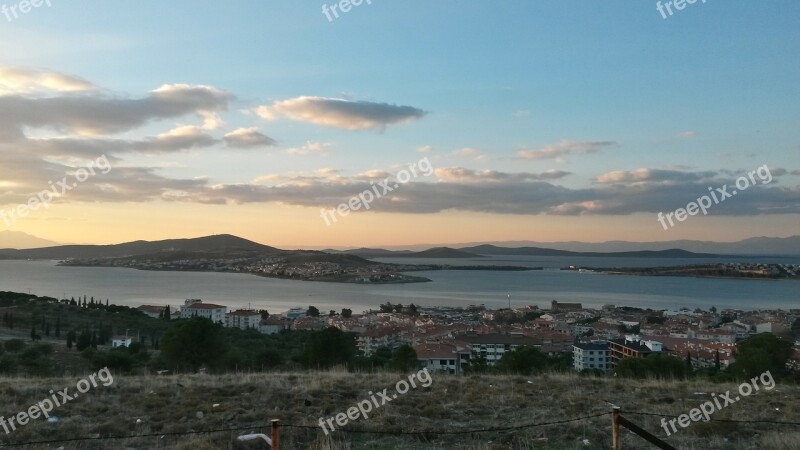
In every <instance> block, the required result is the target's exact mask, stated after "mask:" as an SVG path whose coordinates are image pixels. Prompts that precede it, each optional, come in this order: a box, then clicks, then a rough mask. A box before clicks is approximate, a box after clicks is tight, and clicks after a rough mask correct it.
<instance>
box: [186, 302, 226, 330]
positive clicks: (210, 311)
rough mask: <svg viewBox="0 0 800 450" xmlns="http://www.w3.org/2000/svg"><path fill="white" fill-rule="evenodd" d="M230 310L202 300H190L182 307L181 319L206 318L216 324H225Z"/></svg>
mask: <svg viewBox="0 0 800 450" xmlns="http://www.w3.org/2000/svg"><path fill="white" fill-rule="evenodd" d="M227 309H228V308H227V307H225V306H222V305H214V304H212V303H203V302H202V301H201V300H196V299H189V300H186V302H185V304H184V305H183V306H181V318H182V319H190V318H192V317H205V318H206V319H209V320H211V321H212V322H214V323H221V324H224V323H225V311H226V310H227Z"/></svg>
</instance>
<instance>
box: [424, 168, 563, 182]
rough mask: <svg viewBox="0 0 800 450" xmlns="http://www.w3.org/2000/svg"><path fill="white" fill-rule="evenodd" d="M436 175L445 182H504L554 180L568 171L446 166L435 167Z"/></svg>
mask: <svg viewBox="0 0 800 450" xmlns="http://www.w3.org/2000/svg"><path fill="white" fill-rule="evenodd" d="M434 173H435V174H436V177H437V178H438V179H439V181H443V182H447V183H467V182H468V183H485V182H504V181H516V182H526V181H541V180H556V179H560V178H564V177H566V176H568V175H570V172H564V171H560V170H552V171H547V172H543V173H539V174H534V173H505V172H499V171H496V170H470V169H464V168H461V167H446V168H440V169H436V170H435V172H434Z"/></svg>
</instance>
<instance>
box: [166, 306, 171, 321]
mask: <svg viewBox="0 0 800 450" xmlns="http://www.w3.org/2000/svg"><path fill="white" fill-rule="evenodd" d="M164 320H172V311H170V309H169V305H167V307H166V308H164Z"/></svg>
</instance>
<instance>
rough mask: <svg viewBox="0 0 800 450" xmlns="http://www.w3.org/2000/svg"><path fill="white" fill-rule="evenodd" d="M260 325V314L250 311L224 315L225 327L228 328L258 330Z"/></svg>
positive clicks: (243, 310)
mask: <svg viewBox="0 0 800 450" xmlns="http://www.w3.org/2000/svg"><path fill="white" fill-rule="evenodd" d="M260 324H261V313H260V312H258V311H253V310H251V309H240V310H238V311H231V312H229V313H227V314H225V326H226V327H228V328H240V329H242V330H246V329H248V328H258V327H259V325H260Z"/></svg>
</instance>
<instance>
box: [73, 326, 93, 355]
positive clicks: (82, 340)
mask: <svg viewBox="0 0 800 450" xmlns="http://www.w3.org/2000/svg"><path fill="white" fill-rule="evenodd" d="M91 346H92V335H91V334H89V331H88V330H85V329H84V330H83V331H81V334H80V335H79V336H78V340H77V342H76V343H75V348H76V349H77V350H78V351H79V352H82V351H84V350H86V349H87V348H89V347H91Z"/></svg>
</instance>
